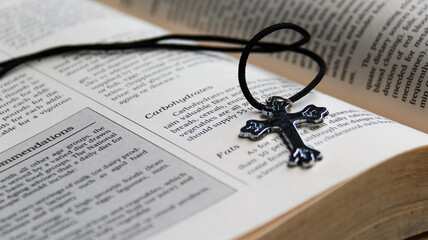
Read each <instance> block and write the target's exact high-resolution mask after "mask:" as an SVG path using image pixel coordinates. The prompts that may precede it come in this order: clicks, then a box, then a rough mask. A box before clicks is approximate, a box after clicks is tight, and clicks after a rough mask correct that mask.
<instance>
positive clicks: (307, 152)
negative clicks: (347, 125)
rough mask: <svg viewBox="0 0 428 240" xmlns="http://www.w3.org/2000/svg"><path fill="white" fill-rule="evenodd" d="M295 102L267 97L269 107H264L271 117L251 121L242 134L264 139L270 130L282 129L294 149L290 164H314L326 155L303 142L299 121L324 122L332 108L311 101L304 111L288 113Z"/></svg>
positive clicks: (303, 165) (242, 130)
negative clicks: (297, 126)
mask: <svg viewBox="0 0 428 240" xmlns="http://www.w3.org/2000/svg"><path fill="white" fill-rule="evenodd" d="M291 104H292V102H291V101H290V100H288V99H285V98H282V97H277V96H274V97H270V98H268V99H266V110H263V111H262V114H263V115H264V116H266V117H268V118H269V119H268V120H266V121H258V120H249V121H247V124H246V125H245V127H243V128H241V133H240V134H239V136H240V137H248V138H250V139H251V140H260V139H262V138H263V137H264V136H265V135H266V134H268V133H271V132H279V133H280V134H281V136H282V137H283V139H284V140H285V143H286V145H287V147H288V148H289V150H290V151H291V156H290V159H289V161H288V166H289V167H294V166H301V167H303V168H310V167H312V166H313V165H314V164H315V162H316V161H320V160H321V159H322V155H321V153H320V152H319V151H317V150H315V149H312V148H310V147H308V146H306V145H305V144H304V143H303V141H302V139H301V138H300V135H299V133H298V132H297V129H296V125H298V124H300V123H320V122H322V120H323V118H324V117H325V116H327V115H328V111H327V109H326V108H325V107H316V106H315V105H308V106H306V107H305V108H304V109H303V110H302V111H300V112H297V113H288V109H289V108H290V107H291Z"/></svg>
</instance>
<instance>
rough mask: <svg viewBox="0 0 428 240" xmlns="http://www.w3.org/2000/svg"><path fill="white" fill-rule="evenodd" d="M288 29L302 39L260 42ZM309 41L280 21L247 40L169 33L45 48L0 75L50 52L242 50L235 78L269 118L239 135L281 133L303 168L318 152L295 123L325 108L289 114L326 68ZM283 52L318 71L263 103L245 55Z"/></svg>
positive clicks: (7, 65) (1, 66) (314, 119)
mask: <svg viewBox="0 0 428 240" xmlns="http://www.w3.org/2000/svg"><path fill="white" fill-rule="evenodd" d="M281 29H289V30H293V31H296V32H297V33H299V34H300V35H301V36H302V38H301V39H300V40H298V41H296V42H294V43H292V44H280V43H272V42H259V41H260V40H261V39H262V38H264V37H265V36H267V35H268V34H270V33H272V32H275V31H278V30H281ZM165 40H192V41H207V42H215V43H226V44H233V45H246V46H245V47H219V46H207V45H188V44H174V43H163V41H165ZM309 40H310V35H309V33H308V32H307V31H306V30H304V29H303V28H301V27H299V26H298V25H295V24H292V23H279V24H275V25H272V26H270V27H267V28H265V29H263V30H262V31H260V32H259V33H257V34H256V35H255V36H254V37H253V38H252V39H251V40H250V41H247V40H243V39H236V38H229V37H221V36H210V35H178V34H170V35H165V36H160V37H155V38H150V39H145V40H139V41H131V42H117V43H106V44H102V43H97V44H79V45H64V46H58V47H54V48H49V49H45V50H42V51H39V52H36V53H32V54H29V55H24V56H21V57H17V58H13V59H10V60H7V61H4V62H1V63H0V78H1V77H2V76H4V75H5V74H6V73H7V72H9V71H11V70H12V69H13V68H15V67H17V66H18V65H20V64H23V63H25V62H28V61H32V60H37V59H41V58H45V57H49V56H53V55H58V54H63V53H69V52H76V51H82V50H103V51H112V50H125V49H152V50H153V49H173V50H184V51H196V50H208V51H219V52H242V55H241V58H240V61H239V68H238V79H239V85H240V87H241V90H242V92H243V94H244V96H245V98H246V99H247V100H248V102H249V103H250V104H251V105H252V106H253V107H255V108H256V109H258V110H261V111H262V114H263V115H265V116H267V117H269V118H270V119H268V120H266V121H257V120H250V121H248V122H247V125H246V126H245V127H243V128H242V129H241V134H240V136H241V137H249V138H251V139H253V140H258V139H261V138H262V137H263V136H265V135H266V134H267V133H270V132H280V133H281V135H282V137H283V138H284V139H285V140H286V141H285V142H286V144H287V146H288V148H289V149H290V151H291V153H292V154H291V156H290V160H289V164H288V165H289V166H296V165H300V166H302V167H304V168H308V167H311V166H312V165H313V164H314V162H316V161H318V160H320V159H321V154H320V152H319V151H317V150H314V149H312V148H309V147H307V146H306V145H305V144H304V143H303V141H302V140H301V138H300V136H299V134H298V132H297V130H296V128H295V125H296V124H298V123H303V122H307V123H308V122H309V123H319V122H321V121H322V119H323V118H324V117H325V116H327V114H328V112H327V110H326V108H318V107H315V106H314V105H309V106H307V107H306V108H304V109H303V110H302V111H301V112H298V113H288V110H289V108H290V107H291V106H292V104H293V102H295V101H298V100H299V99H301V98H302V97H304V96H305V95H306V94H308V93H309V92H310V91H311V90H312V89H313V88H314V87H315V86H316V85H317V84H318V83H319V82H320V81H321V79H322V77H323V76H324V73H325V71H326V65H325V62H324V61H323V59H322V58H321V57H319V56H318V55H317V54H315V53H314V52H312V51H310V50H307V49H304V48H301V46H302V45H303V44H305V43H307V42H309ZM282 51H293V52H296V53H300V54H303V55H306V56H308V57H310V58H311V59H313V60H314V61H315V62H317V64H318V65H319V71H318V74H317V75H316V76H315V78H314V79H313V80H312V81H311V82H310V83H309V84H308V85H307V86H306V87H305V88H303V89H302V90H301V91H299V92H297V93H296V94H294V95H293V96H291V97H290V98H289V99H287V98H282V97H278V96H273V97H270V98H268V99H267V100H266V104H262V103H259V102H258V101H257V100H256V99H255V98H254V97H253V96H252V94H251V92H250V90H249V88H248V85H247V83H246V78H245V68H246V64H247V60H248V57H249V55H250V53H251V52H257V53H273V52H282Z"/></svg>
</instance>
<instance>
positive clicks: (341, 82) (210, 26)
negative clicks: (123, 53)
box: [102, 0, 428, 132]
mask: <svg viewBox="0 0 428 240" xmlns="http://www.w3.org/2000/svg"><path fill="white" fill-rule="evenodd" d="M102 2H108V3H110V4H114V5H115V6H118V5H119V1H115V0H102ZM120 7H121V8H122V9H125V10H128V11H129V12H131V13H133V14H134V15H138V16H140V17H143V18H145V19H148V20H150V21H152V22H156V23H158V24H160V25H162V26H164V27H168V28H169V29H172V30H173V31H178V32H181V31H184V32H197V33H209V34H217V35H226V36H233V37H240V38H244V39H249V38H251V37H252V36H253V35H254V34H255V33H256V32H257V31H259V30H261V29H262V28H264V27H267V26H269V25H271V24H274V23H279V22H292V23H296V24H299V25H301V26H303V27H304V28H306V29H307V30H308V31H309V32H310V33H311V35H312V40H311V42H310V43H309V44H308V45H307V48H309V49H311V50H313V51H315V52H316V53H318V54H320V55H321V56H322V57H323V58H324V59H325V60H326V62H327V66H328V68H327V69H328V70H327V74H326V77H325V79H324V80H323V81H322V83H321V84H320V86H319V87H317V88H318V89H320V90H321V91H323V92H325V93H327V94H330V95H332V96H335V97H337V98H340V99H343V100H345V101H348V102H350V103H353V104H356V105H358V106H360V107H363V108H365V109H368V110H370V111H372V112H376V113H378V114H381V115H383V116H386V117H388V118H391V119H393V120H395V121H399V122H401V123H404V124H406V125H409V126H411V127H414V128H416V129H419V130H422V131H424V132H428V126H427V124H426V120H427V119H428V111H427V108H428V106H427V98H428V77H427V69H428V57H427V52H426V48H427V46H428V45H427V44H428V42H427V39H428V38H427V34H428V28H427V27H426V25H427V24H426V23H427V20H428V14H427V12H428V11H427V9H428V4H427V3H426V2H425V1H418V0H411V1H404V2H403V1H399V0H395V1H390V0H383V1H349V2H340V1H339V2H333V1H309V0H308V1H286V2H283V1H263V2H258V1H254V2H245V4H242V3H241V2H240V1H215V2H212V1H209V0H206V1H190V0H189V1H121V6H120ZM267 39H274V40H276V41H281V42H284V43H286V42H290V41H292V40H293V39H296V34H292V33H290V32H286V31H283V33H278V34H274V35H272V37H271V38H267ZM252 59H253V62H254V63H256V64H257V65H259V66H262V67H263V68H265V69H268V70H270V71H272V72H275V73H277V74H280V75H282V76H286V77H287V78H289V79H292V80H294V81H297V82H299V83H301V84H307V83H308V82H309V81H310V79H311V78H313V76H314V73H313V72H312V71H308V69H316V68H317V67H316V64H314V63H313V62H311V61H310V60H309V59H308V58H305V57H302V56H299V55H296V54H293V53H285V54H275V55H273V56H271V57H268V56H262V55H260V54H258V55H257V57H253V58H252Z"/></svg>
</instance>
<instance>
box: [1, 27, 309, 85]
mask: <svg viewBox="0 0 428 240" xmlns="http://www.w3.org/2000/svg"><path fill="white" fill-rule="evenodd" d="M303 31H304V30H303ZM308 35H309V34H308ZM165 40H190V41H206V42H216V43H226V44H234V45H242V47H221V46H208V45H190V44H174V43H162V41H165ZM307 41H309V38H306V37H304V38H303V39H301V40H300V41H298V42H296V43H293V44H290V45H287V44H279V43H268V42H264V43H257V44H256V46H255V49H254V52H259V53H272V52H277V51H286V50H288V49H291V48H294V47H295V46H297V45H301V44H304V43H306V42H307ZM247 43H248V41H247V40H243V39H236V38H229V37H221V36H211V35H179V34H170V35H165V36H160V37H155V38H150V39H144V40H139V41H131V42H116V43H96V44H78V45H64V46H58V47H53V48H48V49H45V50H42V51H39V52H35V53H32V54H28V55H24V56H21V57H17V58H12V59H10V60H7V61H4V62H1V63H0V78H1V77H2V76H3V75H5V74H6V73H7V72H9V71H10V70H12V69H13V68H15V67H17V66H19V65H20V64H23V63H25V62H29V61H32V60H37V59H42V58H45V57H50V56H53V55H58V54H63V53H69V52H76V51H82V50H96V51H99V50H101V51H114V50H127V49H135V50H137V49H149V50H150V49H170V50H184V51H196V50H208V51H218V52H242V51H243V50H244V46H245V45H246V44H247Z"/></svg>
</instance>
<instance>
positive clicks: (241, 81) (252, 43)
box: [238, 23, 327, 110]
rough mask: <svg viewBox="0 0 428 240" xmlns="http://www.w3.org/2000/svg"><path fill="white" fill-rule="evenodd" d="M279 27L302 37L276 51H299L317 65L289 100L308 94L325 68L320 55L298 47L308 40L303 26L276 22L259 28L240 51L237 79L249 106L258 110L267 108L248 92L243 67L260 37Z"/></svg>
mask: <svg viewBox="0 0 428 240" xmlns="http://www.w3.org/2000/svg"><path fill="white" fill-rule="evenodd" d="M281 29H290V30H294V31H296V32H298V33H299V34H301V35H302V36H303V39H302V40H300V41H298V42H296V43H294V44H291V45H289V46H290V48H287V49H278V51H293V52H297V53H301V54H303V55H306V56H308V57H310V58H311V59H312V60H314V61H315V62H316V63H318V65H319V70H318V74H317V75H316V76H315V78H314V79H313V80H312V81H311V82H310V83H309V84H308V85H307V86H306V87H305V88H303V89H302V90H300V91H299V92H297V93H296V94H294V95H293V96H291V97H289V98H288V99H289V100H290V101H291V102H296V101H297V100H299V99H301V98H302V97H304V96H305V95H306V94H308V93H309V92H310V91H311V90H312V89H313V88H314V87H315V86H316V85H317V84H318V83H319V82H320V81H321V79H322V78H323V76H324V74H325V72H326V69H327V68H326V64H325V62H324V60H323V59H322V58H321V57H320V56H318V55H317V54H316V53H314V52H312V51H310V50H307V49H304V48H301V47H300V46H301V45H303V44H304V43H306V42H308V41H309V40H310V35H309V33H308V32H306V31H305V30H304V29H303V28H301V27H299V26H297V25H295V24H292V23H278V24H275V25H272V26H269V27H267V28H265V29H263V30H261V31H260V32H259V33H257V34H256V35H255V36H254V37H253V38H252V39H251V40H250V41H249V42H248V44H247V46H246V47H245V49H244V51H242V55H241V58H240V59H239V67H238V80H239V85H240V87H241V90H242V93H243V94H244V96H245V98H246V99H247V101H248V102H249V103H250V104H251V106H253V107H254V108H256V109H258V110H267V109H266V105H265V104H262V103H260V102H258V101H257V100H256V99H255V98H254V97H253V95H252V94H251V92H250V89H249V88H248V85H247V80H246V77H245V69H246V66H247V61H248V57H249V56H250V53H251V51H252V50H253V48H254V47H255V46H257V45H258V44H259V41H260V40H261V39H262V38H264V37H266V36H267V35H269V34H271V33H273V32H275V31H278V30H281ZM303 40H304V41H303Z"/></svg>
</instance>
